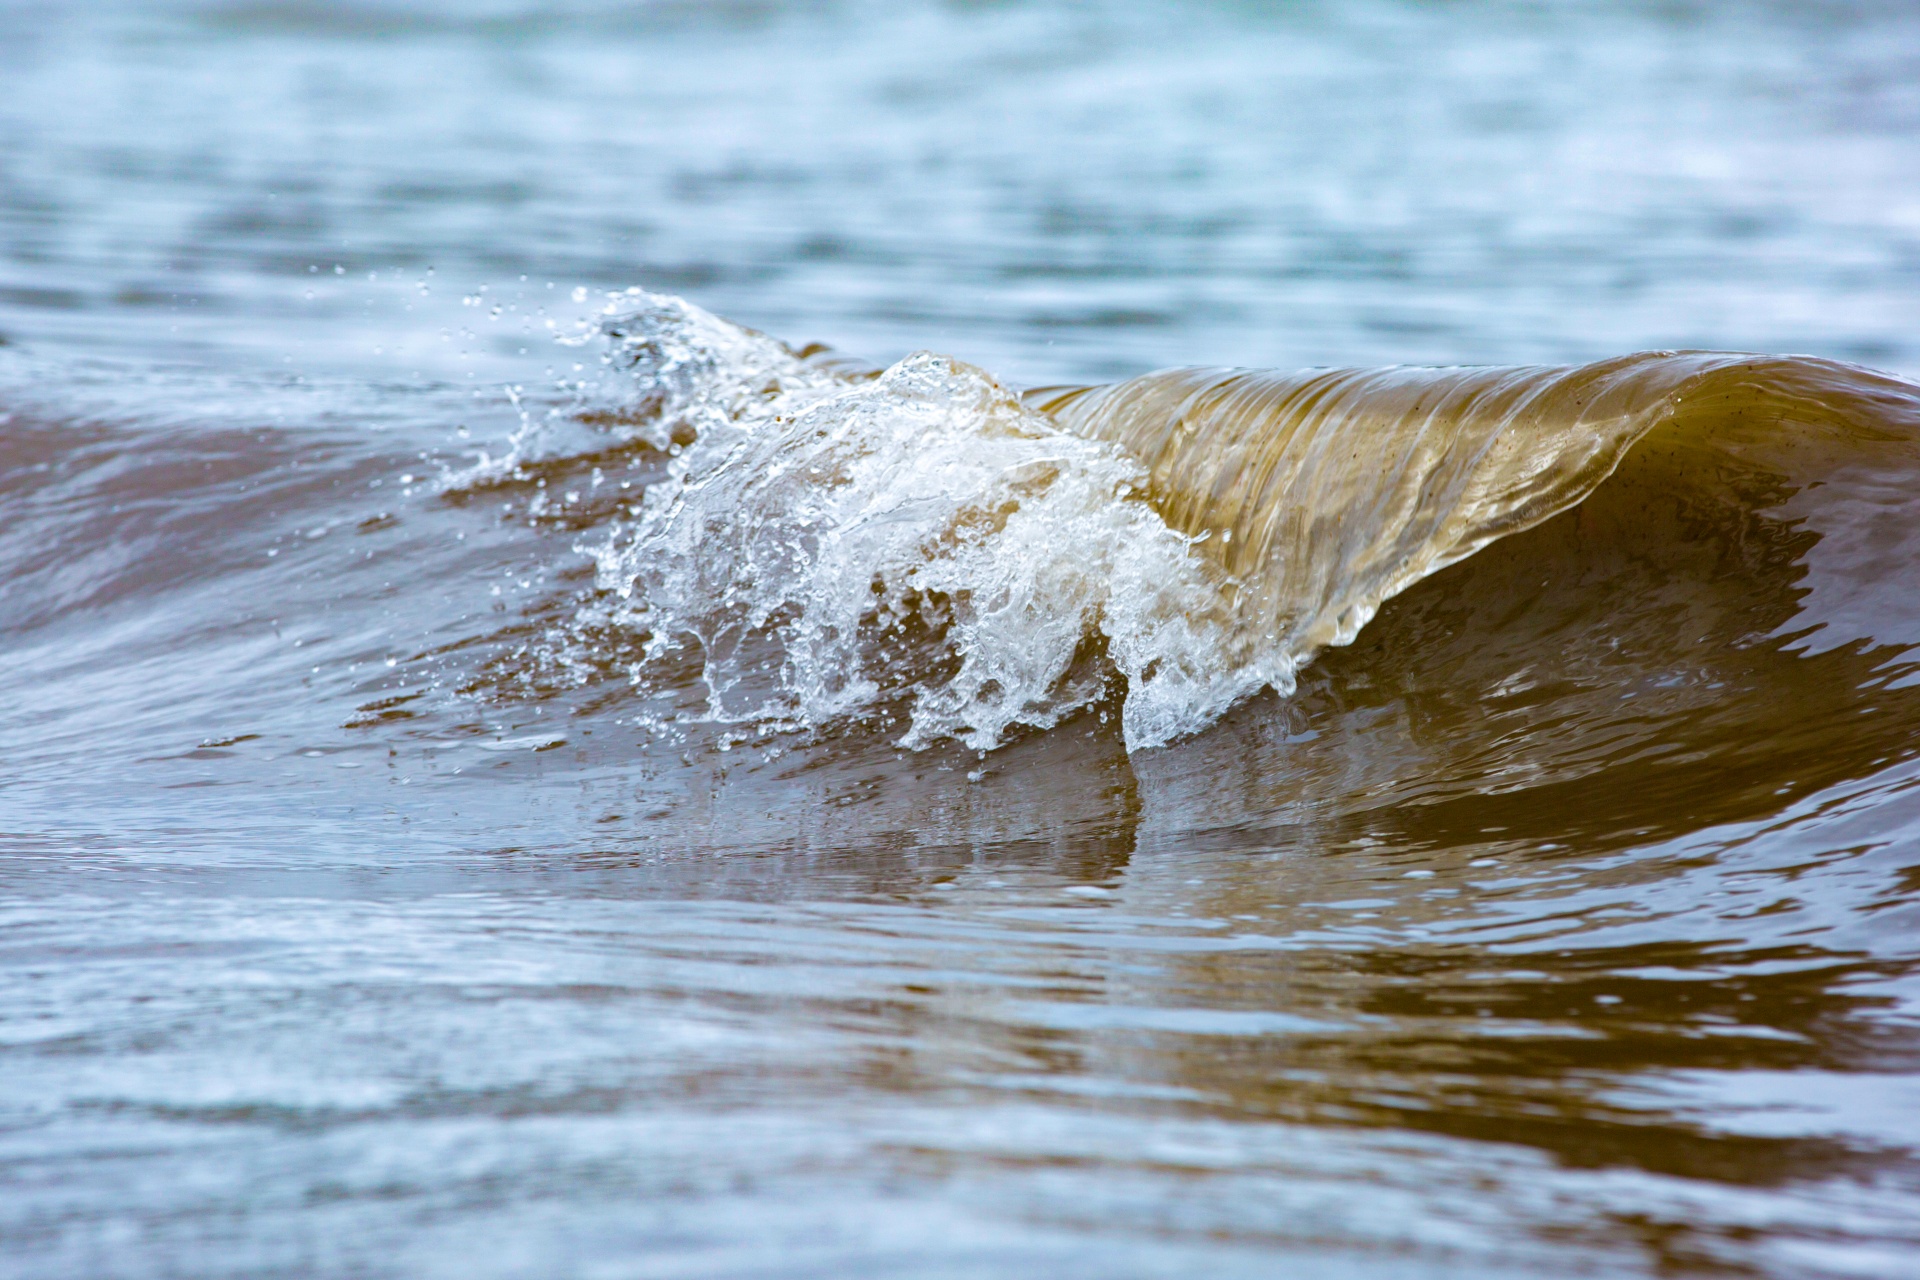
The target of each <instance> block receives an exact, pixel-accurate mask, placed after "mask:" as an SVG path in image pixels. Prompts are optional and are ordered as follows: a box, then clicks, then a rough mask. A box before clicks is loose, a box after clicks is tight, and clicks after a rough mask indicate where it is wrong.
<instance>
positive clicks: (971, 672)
mask: <svg viewBox="0 0 1920 1280" xmlns="http://www.w3.org/2000/svg"><path fill="white" fill-rule="evenodd" d="M628 301H629V302H630V303H631V304H632V305H631V307H630V309H627V310H624V311H620V312H619V313H618V314H614V315H612V316H610V317H609V318H608V319H607V321H606V322H605V324H604V325H603V329H604V332H605V334H606V337H607V340H608V341H609V344H610V346H609V357H608V367H609V369H610V370H611V371H612V372H613V373H614V375H615V376H616V377H617V378H618V379H619V381H618V382H617V383H616V384H615V385H616V386H617V387H618V388H619V390H617V391H615V392H612V393H611V403H598V402H596V403H594V404H591V405H589V406H587V407H586V408H585V410H584V411H583V412H582V413H581V415H580V416H581V417H583V418H585V419H587V420H590V421H592V422H594V423H596V424H597V425H598V426H599V427H600V428H601V429H603V430H613V431H616V432H620V433H622V434H623V435H625V436H626V437H628V438H629V439H632V440H637V441H641V442H643V443H645V444H646V445H648V446H649V447H652V448H657V449H659V450H661V451H663V452H665V453H666V454H668V455H669V456H670V458H671V461H670V462H669V463H668V465H667V468H666V473H665V475H664V477H663V478H662V479H661V480H660V481H659V482H657V483H655V484H654V485H652V486H651V487H650V489H649V490H648V492H647V494H646V497H645V499H644V501H643V503H642V504H641V507H640V510H639V511H638V513H637V514H636V515H635V517H634V518H633V519H632V520H631V521H630V522H627V523H625V524H624V525H622V526H621V527H619V528H618V529H617V530H616V531H615V532H614V533H612V534H611V535H609V536H606V537H604V538H603V539H602V540H601V541H600V542H599V543H597V544H596V545H594V546H593V547H592V548H591V549H592V550H593V552H594V555H595V557H596V563H597V574H598V581H599V585H600V587H601V588H602V591H603V593H604V599H605V601H609V602H610V603H602V604H600V605H597V606H595V607H596V608H597V609H598V610H599V614H598V615H597V619H596V621H597V622H598V623H606V622H612V623H614V624H616V625H619V626H622V627H626V628H630V629H632V630H634V631H636V632H637V633H639V634H641V635H642V636H643V637H644V657H643V658H642V659H641V660H639V661H638V662H636V663H635V664H634V667H633V670H632V674H633V675H634V677H635V678H636V679H637V680H639V681H641V682H642V683H645V682H646V681H648V680H649V679H656V678H659V677H658V674H657V673H659V672H661V671H666V670H683V669H686V668H687V664H688V662H689V661H691V663H692V665H693V666H694V667H696V668H697V669H698V672H699V677H700V680H701V682H702V683H703V685H704V689H705V707H704V710H703V712H702V714H703V715H704V716H706V717H708V718H710V719H713V720H716V721H720V722H724V723H728V724H737V725H745V726H753V727H756V728H758V729H766V730H781V729H807V730H814V731H820V730H825V729H829V728H831V727H832V726H835V725H838V724H843V723H847V722H850V721H859V722H870V723H875V724H878V725H881V726H883V727H887V728H889V729H891V730H897V731H898V733H899V737H898V741H899V742H900V743H901V744H902V745H903V746H906V747H920V746H925V745H927V744H929V743H932V742H934V741H937V740H940V739H943V738H952V739H957V740H959V741H961V742H963V743H965V744H966V745H968V746H969V747H973V748H976V749H980V750H986V749H990V748H992V747H995V746H997V745H999V744H1000V743H1001V742H1003V741H1004V740H1005V739H1006V738H1007V737H1008V735H1009V734H1013V733H1016V732H1018V731H1019V730H1020V729H1021V728H1022V727H1025V728H1041V729H1044V728H1047V727H1050V726H1052V725H1054V724H1056V723H1058V722H1059V721H1060V720H1061V719H1062V718H1064V717H1066V716H1068V715H1072V714H1074V713H1076V712H1079V711H1082V710H1086V709H1089V708H1099V709H1101V710H1102V713H1103V714H1104V713H1105V709H1107V708H1111V707H1116V706H1117V708H1118V710H1119V714H1120V719H1121V722H1122V731H1123V733H1124V735H1125V740H1126V744H1127V746H1128V748H1129V749H1130V750H1140V749H1144V748H1150V747H1155V746H1160V745H1163V744H1165V743H1168V742H1170V741H1172V740H1174V739H1176V738H1179V737H1181V736H1184V735H1188V734H1191V733H1194V732H1196V731H1198V730H1201V729H1203V728H1205V727H1206V726H1207V725H1209V724H1211V723H1213V722H1214V721H1215V720H1217V719H1218V718H1219V717H1220V716H1221V715H1222V714H1223V713H1224V712H1225V711H1227V710H1228V709H1229V708H1231V707H1233V706H1234V705H1236V704H1238V703H1241V702H1243V701H1245V700H1246V699H1247V698H1248V697H1250V696H1251V695H1253V694H1254V693H1256V692H1258V691H1260V690H1263V689H1271V690H1274V691H1276V692H1278V693H1280V694H1282V695H1284V694H1288V693H1291V692H1293V691H1294V689H1295V687H1296V684H1297V679H1298V674H1299V672H1300V669H1301V668H1302V666H1303V665H1304V664H1306V663H1308V662H1309V661H1311V660H1312V659H1313V658H1314V657H1315V655H1316V654H1319V653H1321V652H1322V651H1323V650H1325V649H1327V648H1329V647H1333V646H1342V645H1347V644H1350V643H1351V642H1352V641H1353V640H1354V639H1355V637H1356V636H1357V635H1358V634H1359V633H1360V630H1361V628H1362V627H1364V626H1366V625H1367V623H1368V622H1369V620H1370V619H1371V618H1373V617H1374V615H1375V614H1376V613H1377V612H1378V610H1379V609H1380V608H1381V606H1382V604H1383V603H1384V602H1386V601H1387V600H1388V599H1390V598H1391V597H1393V596H1395V595H1397V594H1399V593H1401V592H1403V591H1406V590H1407V589H1408V588H1409V587H1411V586H1412V585H1413V584H1415V583H1417V582H1420V581H1421V580H1422V579H1426V578H1429V577H1431V576H1432V575H1434V574H1436V573H1438V572H1439V571H1440V570H1442V569H1445V568H1446V567H1447V566H1449V565H1452V564H1455V563H1456V562H1458V561H1461V560H1462V559H1464V558H1466V557H1468V556H1470V555H1472V554H1473V553H1475V552H1476V551H1479V550H1480V549H1482V548H1484V547H1486V546H1488V544H1490V543H1493V542H1495V541H1496V540H1499V539H1503V538H1508V537H1510V536H1511V535H1514V534H1517V533H1520V532H1522V531H1525V530H1529V529H1532V528H1535V527H1536V526H1541V525H1543V524H1547V523H1549V522H1551V521H1553V520H1554V518H1555V517H1557V516H1560V515H1562V514H1563V513H1569V512H1572V511H1574V510H1575V509H1577V508H1579V507H1580V506H1581V505H1582V504H1583V503H1584V502H1586V501H1587V500H1588V499H1589V497H1590V496H1591V495H1593V494H1594V493H1595V491H1596V490H1598V489H1600V488H1602V487H1603V486H1607V487H1616V488H1619V489H1620V490H1621V494H1620V495H1618V498H1619V500H1618V501H1616V502H1615V503H1614V504H1613V506H1612V507H1610V510H1616V511H1617V510H1618V509H1619V505H1620V501H1624V502H1625V503H1626V504H1627V506H1629V507H1631V506H1632V505H1633V504H1634V503H1636V502H1637V503H1639V504H1640V505H1641V506H1643V507H1644V508H1646V512H1647V519H1649V520H1653V519H1654V516H1653V515H1652V512H1653V511H1654V509H1655V508H1660V509H1662V510H1664V509H1665V508H1666V507H1672V506H1675V504H1678V508H1683V509H1684V510H1682V511H1681V513H1680V514H1679V515H1677V516H1674V517H1673V519H1677V520H1679V521H1680V523H1681V524H1685V523H1686V520H1687V519H1693V520H1694V522H1695V524H1696V525H1697V524H1698V522H1699V521H1700V520H1701V519H1708V513H1709V512H1711V511H1712V510H1716V509H1720V508H1725V509H1726V510H1728V511H1731V512H1735V513H1737V517H1738V518H1737V519H1736V520H1735V523H1736V524H1738V525H1739V528H1740V530H1742V531H1743V532H1741V533H1740V534H1739V535H1738V536H1739V537H1741V538H1758V539H1759V540H1760V541H1766V538H1767V536H1772V535H1770V534H1768V532H1767V531H1769V530H1771V531H1772V534H1777V535H1779V536H1782V537H1788V539H1789V541H1791V540H1792V539H1791V536H1790V535H1792V533H1793V531H1795V530H1799V531H1801V533H1802V534H1807V533H1811V542H1809V541H1808V539H1807V537H1805V536H1802V537H1801V538H1800V542H1801V543H1802V544H1805V545H1803V546H1801V547H1800V550H1799V551H1797V552H1796V553H1795V556H1796V557H1797V558H1790V559H1789V561H1788V563H1787V567H1786V568H1785V570H1784V572H1785V574H1786V577H1787V579H1788V580H1789V581H1791V582H1800V580H1801V579H1805V578H1807V577H1808V575H1809V573H1810V572H1811V570H1810V569H1809V566H1808V564H1807V563H1806V560H1807V555H1806V552H1807V547H1809V546H1811V545H1812V543H1818V542H1820V541H1821V540H1822V539H1825V540H1826V541H1827V542H1828V543H1829V544H1830V545H1836V546H1837V545H1842V544H1844V545H1848V546H1854V547H1855V548H1856V551H1857V553H1858V554H1856V555H1855V556H1854V557H1853V558H1852V559H1851V560H1850V561H1849V562H1848V563H1847V564H1846V565H1844V566H1842V567H1841V568H1840V570H1839V571H1838V572H1837V573H1834V572H1823V573H1821V574H1818V575H1815V576H1816V578H1817V579H1818V580H1817V581H1811V582H1808V583H1804V584H1803V585H1801V586H1799V587H1797V588H1793V589H1791V590H1790V591H1789V592H1788V599H1789V600H1790V601H1791V602H1793V604H1792V607H1791V608H1790V609H1789V615H1790V616H1800V617H1801V620H1802V623H1803V624H1804V625H1803V626H1802V627H1801V630H1802V631H1804V632H1812V631H1816V630H1819V629H1821V628H1827V629H1828V630H1829V631H1831V632H1832V634H1830V635H1829V636H1828V637H1827V638H1826V639H1825V640H1824V641H1807V640H1805V639H1804V637H1803V639H1802V641H1801V642H1802V643H1803V644H1807V643H1812V644H1823V643H1824V644H1829V645H1831V644H1837V643H1841V642H1842V639H1844V638H1847V637H1851V638H1853V639H1863V638H1864V639H1878V640H1880V641H1888V640H1890V639H1892V638H1897V637H1895V636H1894V635H1893V634H1892V633H1901V634H1903V635H1904V633H1905V632H1906V631H1908V630H1920V628H1912V627H1910V626H1909V625H1908V624H1909V622H1910V621H1911V620H1908V619H1905V618H1904V616H1902V617H1893V616H1892V615H1893V614H1898V613H1899V612H1900V606H1899V605H1898V604H1897V603H1896V602H1894V601H1893V599H1892V597H1894V596H1897V595H1898V594H1899V593H1897V592H1889V591H1888V590H1887V589H1886V587H1885V586H1884V585H1879V584H1882V583H1883V580H1884V579H1885V577H1886V575H1887V574H1889V573H1892V574H1894V575H1896V578H1898V576H1899V575H1901V574H1902V573H1906V572H1907V566H1908V565H1909V564H1910V561H1909V559H1908V558H1907V552H1908V548H1909V547H1910V546H1911V531H1912V529H1913V528H1914V527H1916V526H1915V524H1914V523H1913V520H1912V519H1911V518H1910V517H1912V516H1914V515H1915V514H1920V513H1914V512H1909V511H1907V510H1906V508H1905V502H1906V499H1905V495H1906V494H1907V493H1908V492H1912V491H1913V490H1914V486H1913V485H1912V483H1911V482H1912V481H1913V480H1915V479H1917V478H1920V457H1916V456H1915V452H1914V445H1915V441H1916V440H1920V388H1916V387H1914V386H1913V385H1911V384H1908V383H1905V382H1902V381H1900V380H1898V379H1895V378H1892V377H1889V376H1887V375H1883V374H1877V373H1874V372H1871V371H1868V370H1864V369H1859V368H1855V367H1852V366H1848V365H1842V364H1837V363H1834V362H1831V361H1824V360H1817V359H1811V358H1799V357H1757V356H1748V355H1732V354H1724V353H1709V352H1658V353H1646V354H1640V355H1633V356H1626V357H1622V358H1619V359H1615V360H1608V361H1603V362H1600V363H1596V364H1590V365H1582V366H1573V367H1541V366H1536V367H1520V368H1471V369H1467V368H1463V369H1416V368H1390V369H1377V370H1359V369H1333V370H1326V369H1321V370H1308V371H1303V372H1299V373H1275V372H1268V371H1252V370H1232V369H1176V370H1168V371H1162V372H1158V373H1153V374H1148V375H1145V376H1143V377H1140V378H1135V379H1132V380H1129V381H1126V382H1121V383H1117V384H1113V385H1110V386H1103V387H1070V388H1047V389H1041V390H1038V391H1031V392H1028V393H1026V394H1025V395H1024V396H1022V395H1019V394H1016V393H1015V391H1014V390H1012V389H1010V388H1008V387H1006V386H1004V385H1002V384H1001V383H1000V382H998V381H997V380H995V379H994V378H993V377H992V376H991V375H990V374H988V373H986V372H985V371H983V370H980V369H977V368H973V367H972V366H969V365H966V364H964V363H962V362H959V361H956V360H952V359H949V358H946V357H942V356H937V355H933V354H930V353H924V352H923V353H918V354H915V355H913V356H909V357H908V358H906V359H905V360H903V361H901V362H899V363H898V364H896V365H894V366H892V367H891V368H888V369H886V370H882V371H875V370H870V369H864V368H861V367H859V366H856V365H852V364H849V363H845V362H837V361H835V360H833V359H831V358H830V354H829V353H824V352H822V351H820V350H818V349H806V350H801V351H796V350H794V349H791V348H789V347H787V346H786V345H784V344H782V343H780V342H779V341H777V340H775V339H773V338H771V337H768V336H766V335H763V334H758V333H754V332H753V331H751V330H747V329H743V328H740V327H738V326H734V325H731V324H728V323H727V322H725V321H722V320H719V319H718V318H717V317H714V316H711V315H709V314H708V313H706V312H703V311H701V310H700V309H698V308H697V307H694V306H692V305H691V304H688V303H686V302H684V301H683V300H680V299H674V298H667V297H662V296H658V295H650V294H641V293H638V292H637V291H634V292H632V293H631V294H630V295H629V297H628ZM599 394H600V395H602V396H606V395H608V394H609V393H608V392H607V391H605V390H604V389H603V390H602V391H601V392H600V393H599ZM1630 456H1631V457H1633V458H1635V459H1638V465H1636V466H1634V467H1632V468H1626V469H1625V470H1623V463H1624V461H1625V460H1626V459H1628V458H1629V457H1630ZM1628 472H1631V474H1630V475H1629V474H1627V473H1628ZM1823 488H1824V489H1825V490H1826V492H1825V493H1824V494H1823V495H1822V496H1821V497H1820V498H1819V499H1818V501H1817V502H1816V503H1815V504H1814V505H1815V506H1817V507H1818V510H1814V509H1813V508H1812V507H1809V506H1808V505H1807V503H1806V502H1805V501H1802V502H1801V503H1800V505H1799V506H1795V505H1794V503H1795V501H1796V495H1805V494H1808V493H1811V492H1813V491H1816V490H1822V489H1823ZM1756 519H1757V520H1758V521H1759V524H1757V525H1756V524H1755V520H1756ZM1656 523H1657V521H1656ZM1668 524H1669V525H1670V526H1671V527H1670V528H1669V529H1668V532H1669V534H1670V535H1671V537H1670V541H1671V542H1673V543H1674V545H1678V544H1679V543H1688V542H1689V541H1690V540H1692V541H1694V542H1697V541H1698V540H1699V537H1700V534H1699V530H1698V529H1697V528H1695V529H1694V530H1693V532H1692V533H1687V532H1685V531H1683V530H1681V529H1680V527H1679V525H1674V524H1673V523H1672V520H1669V521H1668ZM1722 532H1724V530H1723V531H1722ZM1716 536H1718V535H1716ZM1723 540H1724V539H1723ZM1736 540H1738V539H1737V538H1736ZM1836 540H1837V541H1836ZM1708 541H1712V538H1709V539H1708ZM1589 550H1590V551H1591V548H1590V549H1589ZM1594 554H1598V553H1594ZM1589 558H1591V557H1589ZM1829 568H1831V566H1829ZM1559 569H1560V570H1561V571H1567V565H1566V564H1564V563H1563V564H1561V565H1560V566H1559ZM1574 571H1575V572H1578V570H1574ZM1705 572H1706V574H1707V576H1708V577H1711V576H1712V573H1711V571H1710V570H1708V571H1705ZM1908 576H1909V577H1910V573H1909V574H1908ZM1681 612H1682V613H1684V612H1685V611H1684V610H1681ZM1774 625H1775V626H1776V627H1778V626H1785V625H1787V624H1786V622H1785V621H1780V620H1776V623H1775V624H1774ZM1675 626H1676V627H1679V630H1677V631H1676V632H1675V634H1674V637H1673V643H1674V644H1676V645H1681V644H1685V643H1688V642H1689V641H1690V640H1691V637H1686V636H1683V635H1682V634H1681V633H1682V632H1684V631H1685V630H1686V629H1687V627H1686V626H1684V625H1682V624H1681V623H1679V622H1678V621H1677V620H1676V621H1675ZM1882 633H1885V634H1882ZM1911 642H1913V643H1920V634H1916V635H1913V636H1912V637H1911ZM1416 643H1417V641H1416Z"/></svg>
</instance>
